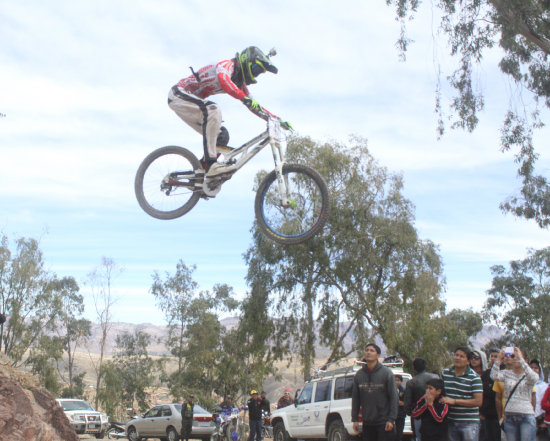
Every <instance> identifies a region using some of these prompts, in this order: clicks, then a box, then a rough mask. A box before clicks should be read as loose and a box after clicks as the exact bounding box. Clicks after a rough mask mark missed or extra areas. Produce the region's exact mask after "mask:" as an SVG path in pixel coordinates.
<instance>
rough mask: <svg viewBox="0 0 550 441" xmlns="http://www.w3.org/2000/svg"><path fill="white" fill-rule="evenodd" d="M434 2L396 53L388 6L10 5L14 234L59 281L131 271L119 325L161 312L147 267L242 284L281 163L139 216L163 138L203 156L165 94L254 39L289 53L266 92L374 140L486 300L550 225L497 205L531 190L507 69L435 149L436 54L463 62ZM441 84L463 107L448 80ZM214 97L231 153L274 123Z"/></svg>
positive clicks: (6, 220) (4, 175)
mask: <svg viewBox="0 0 550 441" xmlns="http://www.w3.org/2000/svg"><path fill="white" fill-rule="evenodd" d="M430 12H431V11H427V13H426V12H420V13H419V14H418V15H417V18H416V20H414V21H412V22H411V23H410V24H409V26H410V27H409V29H410V36H411V37H412V38H413V39H414V40H415V43H414V44H413V45H412V46H411V47H410V51H409V53H408V61H407V62H406V63H400V62H398V61H397V59H398V56H397V51H396V49H395V46H394V43H395V40H396V38H397V37H398V35H399V23H397V22H396V21H395V20H394V17H393V11H392V10H391V8H388V7H387V6H386V5H385V4H384V2H380V3H379V4H373V2H357V1H354V0H344V1H342V2H339V3H335V2H333V1H329V0H321V1H318V0H317V1H314V0H299V1H291V0H282V1H280V2H277V3H273V2H253V1H249V0H237V1H235V2H232V3H231V5H230V6H229V5H228V4H227V2H223V1H221V0H212V1H208V2H204V1H201V0H188V1H185V2H180V1H176V0H166V1H163V2H154V1H149V0H141V1H129V0H120V1H117V2H111V1H108V0H98V1H91V0H84V1H79V2H68V1H66V0H52V1H49V2H46V3H44V2H39V1H37V0H22V1H19V2H8V3H6V4H5V5H3V7H2V10H0V20H2V27H0V38H1V39H2V41H3V42H4V45H3V46H2V48H1V49H0V63H1V64H2V70H1V71H0V84H2V85H3V88H2V93H1V95H0V113H3V114H5V115H6V117H4V118H0V153H1V155H2V161H0V198H1V199H2V204H1V205H0V225H2V227H3V231H6V232H8V233H11V234H17V235H23V236H40V237H42V236H43V239H42V243H43V244H44V252H45V257H46V260H47V262H48V264H49V265H50V266H51V268H52V270H54V271H56V272H59V273H60V274H66V275H69V274H71V272H73V271H74V274H76V275H84V274H85V273H86V272H87V271H89V270H91V269H92V268H93V266H95V265H96V264H97V262H99V261H100V258H101V257H102V256H104V255H107V256H112V257H114V258H115V259H116V260H117V261H118V262H119V263H120V264H121V265H122V266H126V267H128V268H129V273H130V274H132V278H133V279H132V281H133V282H135V284H136V285H134V286H133V287H132V288H130V287H129V288H128V289H127V292H125V294H124V300H123V301H122V302H121V306H120V310H119V311H120V314H121V315H123V314H124V313H125V311H126V312H127V314H128V317H121V320H122V321H124V320H128V321H132V320H133V318H135V319H136V320H137V317H140V315H139V314H141V313H142V312H143V311H145V312H146V311H147V309H148V308H151V304H150V301H147V300H145V299H146V298H147V296H146V295H145V294H144V292H146V291H147V288H148V285H149V284H150V274H151V273H152V272H153V271H154V270H155V269H158V270H167V271H172V268H174V267H175V264H176V262H177V261H178V260H179V259H180V258H181V259H183V260H184V261H185V262H186V263H187V264H193V263H197V265H198V268H197V277H198V278H200V280H201V287H205V288H210V287H211V285H212V284H213V283H215V282H229V283H231V284H233V285H235V286H241V287H242V286H243V285H244V284H243V276H244V273H245V267H244V264H243V261H242V253H243V252H244V251H245V250H246V248H247V246H248V245H249V243H250V234H249V229H250V227H251V225H252V220H253V200H254V194H253V192H252V184H253V177H254V174H255V172H256V171H257V170H258V169H259V168H265V169H269V168H271V155H270V153H269V151H268V149H266V151H264V152H262V153H261V154H260V155H259V156H258V157H257V158H255V159H254V161H252V162H251V163H250V164H248V165H247V166H246V168H244V169H243V170H242V171H241V172H239V174H238V175H236V176H235V177H234V179H232V180H231V181H230V182H228V183H227V184H226V185H225V186H224V188H223V190H222V192H221V193H220V194H219V196H218V197H217V198H216V199H214V200H211V201H203V200H201V201H200V202H199V204H198V205H197V207H196V208H195V209H194V210H193V211H192V212H191V213H189V214H188V215H186V216H185V217H184V218H182V219H177V220H175V221H171V222H162V221H157V220H155V219H152V218H149V217H148V216H147V215H146V214H145V213H143V212H142V211H141V210H140V209H139V207H138V206H137V203H136V201H135V196H134V193H133V180H134V175H135V171H136V169H137V167H138V165H139V163H140V162H141V161H142V159H143V158H144V157H145V155H147V154H148V153H149V152H151V151H152V150H154V149H155V148H157V147H160V146H163V145H170V144H175V145H183V146H185V147H187V148H189V149H190V150H192V151H193V152H194V153H195V154H196V155H197V156H201V154H202V151H201V150H202V147H201V138H200V136H198V135H197V134H196V133H195V132H194V131H193V130H192V129H190V128H189V127H187V126H186V125H185V124H184V123H183V122H182V121H180V120H179V119H178V118H177V116H176V115H175V114H174V113H173V112H172V111H171V110H170V109H169V108H168V107H167V105H166V97H167V93H168V90H169V88H170V87H171V86H172V85H173V84H175V83H176V82H177V81H178V80H179V79H180V78H181V77H183V76H186V75H188V74H189V73H190V71H189V66H193V67H194V68H195V69H197V68H199V67H201V65H203V64H205V63H208V62H212V61H215V60H217V59H221V58H229V57H232V56H233V55H234V53H235V51H237V50H240V49H244V48H245V47H246V46H248V45H250V44H255V45H258V46H260V47H261V48H263V49H266V50H267V49H269V48H271V47H273V46H275V47H276V48H277V49H278V52H279V54H278V55H277V57H276V58H275V60H276V65H277V66H278V67H279V74H278V75H271V74H266V75H264V76H263V77H260V80H259V81H258V84H256V85H254V86H253V87H252V88H251V90H252V92H253V93H254V96H255V97H256V98H257V99H258V100H259V101H260V103H262V104H263V105H265V106H266V107H267V108H268V109H270V110H272V111H273V112H274V113H276V114H278V115H280V116H282V117H283V118H285V119H288V120H290V121H291V122H292V124H293V125H294V126H295V127H296V128H297V130H298V131H299V133H300V134H302V135H308V136H311V137H313V138H314V139H321V140H323V139H338V140H344V141H345V140H346V139H347V137H348V135H349V134H358V135H361V136H364V137H366V138H368V141H369V147H370V149H371V151H372V152H373V154H374V155H375V157H376V158H377V159H378V160H379V161H380V163H381V164H382V165H385V166H387V167H388V168H389V169H390V170H392V171H402V172H403V174H404V177H405V191H406V193H407V194H408V195H410V196H409V197H411V199H412V202H413V203H415V204H416V205H417V207H418V208H417V215H418V227H419V230H420V232H421V234H422V237H425V238H429V239H432V240H434V241H435V242H436V243H440V244H441V250H442V255H443V258H444V261H445V263H446V271H447V273H448V279H449V294H450V295H452V296H453V297H452V298H453V299H454V298H455V293H456V292H458V293H460V294H458V295H457V297H456V298H459V299H462V298H465V297H463V295H464V296H465V295H466V291H468V289H471V291H475V292H477V294H476V295H477V296H479V295H480V294H479V293H481V292H483V290H481V291H480V287H481V286H482V285H484V284H486V283H487V281H489V278H490V276H489V274H488V273H489V271H488V267H489V266H490V265H491V264H493V263H495V262H507V261H509V260H512V259H517V258H521V256H522V255H523V254H522V253H524V250H525V248H526V247H528V246H532V247H540V246H542V245H544V244H545V243H547V234H546V232H544V231H540V230H539V229H538V228H536V227H534V226H533V225H532V224H529V223H525V222H517V221H513V220H511V219H510V218H509V217H504V216H502V214H501V213H500V212H498V203H499V202H500V201H501V200H502V199H504V197H505V196H506V195H507V194H509V193H511V191H512V190H513V188H514V187H515V186H517V183H516V182H515V181H514V174H515V171H514V164H513V162H512V157H511V154H507V155H503V154H501V153H500V152H499V151H498V148H499V147H498V134H499V132H498V130H499V126H500V121H501V119H502V114H503V113H504V109H505V108H506V107H507V105H508V102H507V92H508V91H509V90H510V88H511V86H510V84H509V83H507V82H506V81H504V80H502V79H501V77H500V76H499V75H498V72H497V69H496V67H495V66H491V67H487V68H484V69H483V70H480V73H479V78H480V81H481V83H482V84H483V85H484V87H486V88H487V93H488V94H489V95H488V99H487V101H486V102H487V111H486V112H485V113H484V114H483V115H482V121H481V123H480V127H479V129H478V130H477V131H476V132H475V133H474V134H467V133H461V132H452V133H448V134H446V135H445V137H444V138H443V139H442V140H441V141H439V142H438V141H436V136H435V123H436V116H435V115H434V114H433V103H434V95H433V89H434V84H435V81H436V75H435V71H436V63H437V60H441V61H442V64H443V65H444V67H445V68H446V69H447V71H448V70H449V68H450V67H452V64H451V63H450V62H449V60H448V59H447V58H446V56H445V55H444V54H445V51H446V45H445V43H441V42H440V41H437V40H433V39H432V31H431V29H432V27H433V20H434V19H433V18H432V16H431V14H430ZM434 52H435V53H436V55H434ZM495 57H496V56H495V55H494V54H488V56H487V59H488V60H491V61H494V58H495ZM444 94H445V95H444V96H445V98H446V99H449V97H450V95H449V91H448V90H447V89H445V90H444ZM214 100H215V101H217V102H218V103H220V105H221V106H222V109H223V116H224V120H225V123H224V124H225V125H227V126H228V128H229V130H230V132H231V138H232V141H231V143H232V144H233V145H240V144H242V143H243V142H245V141H246V140H247V139H249V138H250V137H251V136H253V135H255V134H257V133H259V132H260V131H262V130H264V127H265V126H264V123H263V121H261V120H259V119H257V118H255V117H254V116H253V115H251V114H250V113H249V112H248V111H247V110H246V109H245V108H244V107H243V106H242V104H240V103H238V102H237V101H235V100H234V99H232V98H230V97H227V96H221V95H219V96H216V97H214ZM539 136H540V140H542V141H541V142H539V143H538V146H539V151H540V152H541V153H542V154H543V157H542V159H541V167H542V169H543V170H548V167H549V165H548V164H550V163H549V162H548V159H546V158H547V153H548V146H547V145H546V144H544V141H545V140H546V139H547V138H548V129H544V131H542V132H541V133H540V134H539ZM545 167H546V168H545ZM46 230H47V234H46V233H45V231H46ZM472 266H475V267H476V268H479V269H480V270H479V271H480V272H479V274H475V275H473V274H472ZM465 267H466V268H467V269H466V270H464V268H465ZM87 269H88V270H87ZM126 277H130V276H126ZM469 284H470V285H469ZM130 285H131V283H130V282H126V281H125V282H124V286H130ZM476 286H477V288H476ZM451 288H452V289H451ZM466 288H468V289H466ZM241 291H244V289H241ZM450 301H451V300H450ZM453 301H454V300H453ZM139 311H142V312H139Z"/></svg>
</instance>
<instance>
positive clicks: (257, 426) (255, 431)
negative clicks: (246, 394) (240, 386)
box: [246, 390, 263, 441]
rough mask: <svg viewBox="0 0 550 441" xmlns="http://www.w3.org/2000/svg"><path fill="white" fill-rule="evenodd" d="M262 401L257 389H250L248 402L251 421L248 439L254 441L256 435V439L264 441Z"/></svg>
mask: <svg viewBox="0 0 550 441" xmlns="http://www.w3.org/2000/svg"><path fill="white" fill-rule="evenodd" d="M262 402H263V401H262V399H261V398H260V397H259V396H258V392H257V391H255V390H253V391H250V399H249V400H248V402H247V403H246V404H247V406H248V419H249V423H250V435H249V437H248V441H254V437H256V441H262Z"/></svg>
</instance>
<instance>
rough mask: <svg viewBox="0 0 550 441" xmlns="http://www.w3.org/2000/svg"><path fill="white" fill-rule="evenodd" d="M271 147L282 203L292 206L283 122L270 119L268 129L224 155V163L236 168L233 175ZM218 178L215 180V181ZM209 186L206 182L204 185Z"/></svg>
mask: <svg viewBox="0 0 550 441" xmlns="http://www.w3.org/2000/svg"><path fill="white" fill-rule="evenodd" d="M267 144H270V145H271V151H272V154H273V162H274V163H275V174H276V176H277V182H278V184H279V192H280V196H281V202H282V204H283V206H284V207H288V205H289V204H290V200H289V197H288V195H289V193H290V192H289V191H288V188H289V187H288V178H286V177H285V176H284V175H283V166H284V164H285V159H284V151H285V149H286V136H285V134H284V133H283V131H282V128H281V122H280V121H279V120H277V119H275V118H272V117H269V118H268V120H267V129H266V130H265V131H264V132H263V133H261V134H259V135H258V136H256V137H254V138H252V139H251V140H250V141H248V142H246V143H245V144H243V145H242V146H240V147H238V148H235V149H233V150H231V151H229V152H227V153H225V152H224V153H223V154H224V157H225V161H224V163H225V164H227V165H231V166H233V167H234V170H233V171H232V174H234V173H236V172H237V170H240V169H241V168H242V167H243V166H244V165H245V164H246V163H247V162H248V161H250V160H251V159H252V158H253V157H254V156H256V155H257V154H258V153H259V152H260V151H261V150H263V148H264V147H265V146H266V145H267ZM215 179H216V178H213V180H215ZM205 185H208V184H207V182H206V180H205V183H204V184H203V188H204V186H205Z"/></svg>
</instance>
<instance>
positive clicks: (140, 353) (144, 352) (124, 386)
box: [103, 330, 163, 411]
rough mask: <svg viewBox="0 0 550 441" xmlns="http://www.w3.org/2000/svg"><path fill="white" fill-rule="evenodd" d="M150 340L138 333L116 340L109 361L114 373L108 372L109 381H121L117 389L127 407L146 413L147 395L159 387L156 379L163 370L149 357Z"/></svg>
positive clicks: (159, 362) (142, 333) (127, 334)
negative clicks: (112, 356) (114, 379)
mask: <svg viewBox="0 0 550 441" xmlns="http://www.w3.org/2000/svg"><path fill="white" fill-rule="evenodd" d="M151 340H152V337H151V336H150V335H149V334H147V333H146V332H143V331H139V330H137V331H135V332H134V333H133V334H130V333H128V332H125V333H123V334H119V335H117V337H116V350H115V355H114V358H113V362H112V365H113V366H114V369H115V372H116V374H114V373H112V372H110V370H109V378H110V380H112V379H113V378H118V379H119V380H120V383H119V384H118V385H116V387H117V388H118V390H119V391H120V392H121V394H120V396H121V398H122V401H123V403H124V405H125V406H126V407H127V408H128V407H130V408H133V407H134V403H137V405H138V407H139V410H141V411H144V410H146V409H147V408H148V407H149V402H148V401H147V396H148V392H150V389H151V388H154V387H156V386H158V381H157V379H158V378H159V372H162V370H163V362H162V360H155V359H153V358H152V357H151V356H150V355H149V352H148V349H147V348H148V347H149V345H150V344H151ZM109 366H111V365H109ZM103 396H105V394H104V395H103Z"/></svg>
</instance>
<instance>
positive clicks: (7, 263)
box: [0, 236, 56, 365]
mask: <svg viewBox="0 0 550 441" xmlns="http://www.w3.org/2000/svg"><path fill="white" fill-rule="evenodd" d="M48 278H49V275H48V273H47V272H46V270H45V269H44V262H43V260H42V251H40V248H39V246H38V241H36V240H35V239H26V238H20V239H18V240H17V241H16V248H15V251H14V252H12V251H11V250H10V247H9V242H8V238H7V237H6V236H2V239H1V243H0V312H2V313H3V314H5V315H6V316H7V317H9V319H8V321H7V322H6V323H4V324H2V325H0V350H3V351H4V353H5V354H6V355H8V356H9V357H10V358H11V359H12V360H13V361H14V364H15V365H18V364H20V363H21V362H22V360H23V356H24V354H25V351H27V349H29V348H30V347H31V346H32V345H33V344H35V343H36V342H37V341H38V340H39V339H40V337H41V336H42V335H43V333H44V331H45V330H47V329H51V326H52V324H53V321H54V318H55V314H56V311H55V307H56V305H55V303H54V302H52V301H51V300H52V299H51V293H50V292H49V290H47V289H44V286H46V285H47V283H48Z"/></svg>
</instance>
